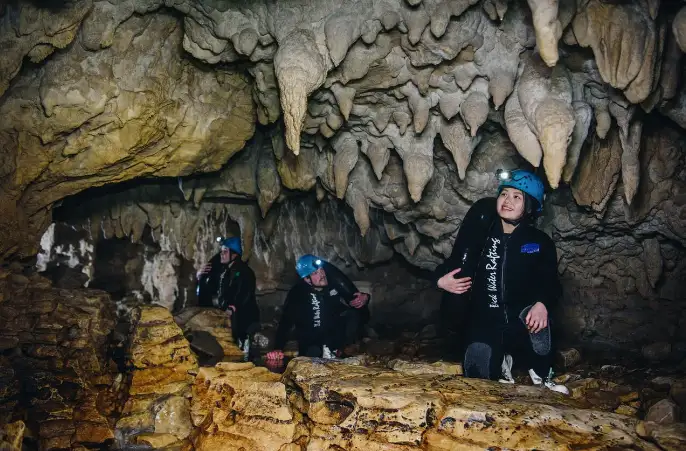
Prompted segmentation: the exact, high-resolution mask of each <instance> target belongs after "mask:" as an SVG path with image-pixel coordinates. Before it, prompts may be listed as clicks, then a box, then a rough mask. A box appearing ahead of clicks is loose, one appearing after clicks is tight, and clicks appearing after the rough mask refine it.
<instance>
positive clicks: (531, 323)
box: [526, 302, 548, 334]
mask: <svg viewBox="0 0 686 451" xmlns="http://www.w3.org/2000/svg"><path fill="white" fill-rule="evenodd" d="M526 327H527V328H528V329H529V333H532V334H535V333H537V332H540V331H542V330H543V329H545V328H546V327H548V309H547V308H545V305H543V304H542V303H540V302H537V303H535V304H534V306H533V307H531V310H529V313H527V315H526Z"/></svg>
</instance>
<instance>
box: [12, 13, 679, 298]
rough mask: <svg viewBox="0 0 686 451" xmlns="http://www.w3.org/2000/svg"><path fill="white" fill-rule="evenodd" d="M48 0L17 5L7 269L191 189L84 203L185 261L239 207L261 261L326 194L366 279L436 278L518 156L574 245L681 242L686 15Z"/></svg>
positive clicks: (554, 222) (112, 209)
mask: <svg viewBox="0 0 686 451" xmlns="http://www.w3.org/2000/svg"><path fill="white" fill-rule="evenodd" d="M43 3H45V2H43ZM49 3H51V5H50V6H49V7H48V6H45V5H44V4H42V3H41V2H12V3H9V4H7V5H6V6H5V7H4V9H3V11H2V22H1V24H0V47H1V48H2V49H3V57H2V58H1V59H0V93H2V98H0V117H1V118H2V119H1V122H0V145H1V146H2V151H1V152H0V257H3V258H10V257H17V256H27V255H32V254H35V253H36V250H37V246H38V242H39V237H40V236H41V234H42V233H43V231H45V229H46V228H47V227H48V225H49V224H50V222H51V219H52V209H53V208H54V206H55V205H56V204H59V202H60V201H61V200H62V199H65V198H67V197H69V196H72V195H74V194H77V193H79V192H81V191H83V190H85V189H87V188H89V187H94V186H101V185H106V184H113V183H118V182H123V181H127V180H132V179H135V178H139V177H178V179H177V180H178V191H175V192H176V194H175V195H176V196H177V198H171V197H170V199H171V200H168V201H167V202H153V201H151V200H150V198H149V197H146V196H148V195H149V193H148V192H147V191H146V188H142V187H138V188H131V190H130V191H131V192H130V193H129V194H126V193H124V194H121V196H120V201H117V202H110V204H108V205H106V204H104V203H103V202H101V201H97V200H96V201H92V202H90V203H88V202H84V205H83V208H86V207H88V208H89V209H90V210H89V211H90V212H91V215H92V218H90V219H91V222H90V228H91V229H92V230H96V231H97V230H98V229H100V230H102V232H103V233H104V234H105V235H109V236H113V235H117V236H132V237H133V238H134V239H138V238H140V234H141V233H142V230H143V228H144V226H146V225H148V226H150V227H151V228H152V229H157V230H159V229H160V228H162V227H164V225H163V224H170V223H172V222H174V223H175V226H174V227H176V228H177V229H178V230H179V231H183V232H182V233H181V232H179V233H177V234H176V236H177V238H175V239H177V240H178V243H176V245H177V247H178V248H179V249H185V250H184V251H183V253H184V254H185V255H186V256H187V257H188V258H192V257H193V255H192V254H193V252H194V245H195V239H196V238H195V236H197V233H196V232H197V231H198V230H199V228H200V227H201V226H202V217H203V215H210V214H215V215H220V214H226V215H227V216H228V217H231V218H232V219H233V220H234V221H236V222H238V223H239V225H240V226H241V232H242V235H243V240H244V247H245V248H247V249H253V245H252V241H253V239H254V237H255V234H256V233H257V232H256V228H257V227H258V224H260V225H259V227H262V229H264V228H265V227H266V228H267V229H268V228H269V221H270V219H269V218H270V214H269V213H270V210H273V209H274V205H275V204H279V205H283V204H284V203H285V202H286V200H287V199H288V198H289V196H290V195H291V194H293V193H294V192H298V191H314V192H316V196H317V198H318V199H320V200H323V199H324V198H325V197H329V196H331V197H333V196H335V197H337V198H339V199H342V200H343V201H344V202H345V203H346V204H348V205H349V206H350V207H351V210H352V212H353V216H354V220H355V222H356V224H357V229H356V230H355V233H357V234H359V235H361V236H362V237H367V238H366V241H365V239H362V240H359V239H358V240H357V241H356V242H355V246H359V247H360V248H361V249H362V248H364V249H367V251H366V252H362V251H360V252H358V253H354V252H353V254H355V255H353V259H354V260H356V261H357V262H358V263H360V264H364V263H370V262H374V261H377V260H379V259H383V258H389V255H390V254H389V251H390V249H393V250H395V251H396V252H399V253H401V254H402V255H403V256H404V257H405V258H406V259H407V260H408V261H410V262H411V263H413V264H415V265H417V266H420V267H424V268H432V267H433V266H434V265H435V264H436V263H437V262H438V261H440V260H441V259H442V258H443V257H444V256H445V255H447V254H448V253H449V252H450V249H451V244H452V240H453V238H454V236H455V233H456V232H457V229H458V227H459V223H460V219H461V218H462V216H463V215H464V213H465V212H466V211H467V209H468V208H469V205H470V204H471V202H473V201H474V200H476V199H478V198H480V197H482V196H484V195H487V194H490V193H492V192H494V189H495V186H496V185H495V183H496V181H495V180H494V178H493V171H494V170H495V169H497V168H498V167H514V166H519V165H521V164H523V163H525V162H528V163H529V164H530V165H533V166H534V167H539V166H541V167H542V171H541V173H544V174H545V178H547V182H548V184H549V185H550V187H551V189H552V191H551V193H552V195H549V196H548V200H547V202H546V209H547V210H548V211H549V212H552V213H550V214H548V215H547V216H546V220H545V223H546V227H553V228H554V230H555V232H556V234H557V235H558V236H559V237H561V238H562V239H565V238H570V239H571V237H573V236H575V237H577V238H578V237H579V236H582V237H583V236H591V235H593V234H596V233H598V232H599V230H600V229H601V228H602V229H603V230H605V231H606V232H607V233H609V234H612V233H618V232H622V233H626V232H630V233H634V234H636V233H639V234H642V235H643V236H644V237H651V238H653V239H655V237H656V236H659V237H661V238H665V239H667V240H672V241H674V242H676V243H677V246H682V247H683V245H684V244H686V225H685V224H686V223H685V221H684V217H686V209H685V208H684V205H685V204H686V201H685V199H684V193H685V189H684V188H685V187H686V175H685V174H684V138H683V136H684V135H683V130H682V129H684V128H686V88H685V86H686V84H685V83H684V82H683V80H682V77H683V75H684V72H685V70H684V65H683V64H682V53H683V52H684V51H686V3H685V2H660V1H659V0H636V1H601V0H576V1H575V0H569V1H564V0H563V1H560V2H558V1H555V0H548V1H540V0H528V3H527V2H523V1H517V0H424V1H422V0H358V1H353V0H341V1H336V2H333V1H327V0H321V1H306V0H284V1H279V2H274V1H268V0H262V1H252V2H244V1H229V0H224V1H220V0H216V1H210V0H204V1H197V0H196V1H193V0H185V1H182V0H178V1H171V0H167V1H165V2H162V1H155V0H147V1H140V0H136V1H134V0H109V1H87V0H75V1H67V2H49ZM256 130H257V132H256ZM246 143H247V145H246ZM241 149H244V150H242V151H241ZM239 151H241V152H239ZM234 155H235V156H234ZM229 160H231V161H230V162H229ZM227 162H229V164H228V165H227V164H226V163H227ZM220 168H222V169H221V171H219V172H216V171H218V170H219V169H220ZM204 172H212V174H209V175H205V176H199V175H198V174H200V173H204ZM165 186H168V185H165ZM165 189H167V190H168V189H169V188H165ZM176 189H177V188H176V187H175V188H173V190H176ZM148 191H149V189H148ZM146 193H147V194H146ZM179 194H180V195H181V198H178V196H179ZM153 197H154V196H153ZM226 199H247V200H249V201H254V202H252V203H250V202H249V203H244V204H234V205H233V206H231V207H229V206H227V205H226V204H225V203H222V201H223V200H226ZM193 209H194V211H195V213H193V214H190V213H188V214H185V213H184V214H183V215H180V214H179V211H191V210H193ZM198 211H200V212H198ZM222 212H223V213H222ZM165 215H166V216H165ZM165 217H169V218H172V217H173V218H177V219H175V220H173V221H172V220H171V219H169V220H168V221H166V220H163V218H165ZM180 217H182V218H185V219H178V218H180ZM198 218H200V220H199V219H198ZM601 220H602V225H601ZM265 223H266V225H265ZM370 230H371V232H370ZM341 233H342V234H344V235H345V234H349V231H348V230H347V229H346V230H345V231H342V232H341ZM370 233H371V234H373V237H374V239H371V238H369V234H370ZM322 239H325V238H322ZM655 241H656V242H657V240H655ZM608 245H609V244H608ZM625 245H626V244H622V245H619V244H618V246H620V247H621V246H625ZM570 246H571V245H570ZM632 246H634V247H635V248H636V249H637V250H636V252H634V254H636V253H638V254H641V255H643V254H644V253H646V254H645V255H649V256H652V258H653V260H655V259H660V260H661V259H662V258H665V257H664V255H663V256H661V254H660V250H659V248H660V244H659V243H658V244H655V242H652V241H651V242H650V243H649V244H643V245H642V244H641V243H640V242H633V244H632ZM641 246H642V247H641ZM655 246H657V251H655ZM561 248H562V249H563V251H565V252H566V253H567V255H568V256H569V255H574V254H575V253H577V254H578V253H579V252H581V251H579V250H578V249H577V248H572V247H569V246H568V248H566V247H565V245H564V243H563V244H562V245H561ZM369 249H372V250H371V251H370V250H369ZM646 249H647V250H646ZM631 252H633V250H632V251H631ZM631 252H630V254H631ZM670 252H671V251H670ZM670 252H667V255H668V257H669V256H671V257H669V258H668V260H669V259H671V260H673V261H674V262H676V261H677V260H678V258H677V254H678V252H677V250H675V251H674V252H671V253H670ZM634 254H631V255H634ZM663 254H664V252H663ZM672 254H673V255H672ZM363 255H364V257H363ZM569 259H572V257H569ZM563 260H564V257H563ZM563 264H564V261H563ZM675 265H676V263H674V264H673V265H672V266H671V267H669V268H668V269H670V268H671V269H673V268H674V266H675ZM582 266H583V265H582ZM668 266H669V265H668ZM660 268H662V266H660ZM682 269H683V268H682ZM577 270H579V271H583V270H584V269H583V268H582V267H580V268H577ZM627 270H630V268H629V269H627ZM653 272H655V270H653ZM659 276H660V275H659V274H657V275H655V274H652V275H650V274H649V275H648V280H652V279H655V278H656V277H657V278H659ZM651 283H652V284H653V286H654V283H653V282H651Z"/></svg>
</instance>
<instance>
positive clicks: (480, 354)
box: [464, 342, 493, 379]
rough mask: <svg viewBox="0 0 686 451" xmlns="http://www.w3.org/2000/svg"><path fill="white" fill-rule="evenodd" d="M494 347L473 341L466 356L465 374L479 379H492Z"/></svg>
mask: <svg viewBox="0 0 686 451" xmlns="http://www.w3.org/2000/svg"><path fill="white" fill-rule="evenodd" d="M492 356H493V348H491V346H490V345H488V344H486V343H480V342H476V343H471V344H470V345H469V346H467V350H466V351H465V356H464V375H465V376H466V377H474V378H479V379H492V375H491V359H492Z"/></svg>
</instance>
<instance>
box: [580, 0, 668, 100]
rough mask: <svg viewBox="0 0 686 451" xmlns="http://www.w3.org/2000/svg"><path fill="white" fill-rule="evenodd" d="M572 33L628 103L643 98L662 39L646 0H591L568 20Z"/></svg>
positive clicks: (649, 89) (651, 86) (650, 82)
mask: <svg viewBox="0 0 686 451" xmlns="http://www.w3.org/2000/svg"><path fill="white" fill-rule="evenodd" d="M572 26H573V30H574V36H575V37H576V40H577V42H578V43H579V44H580V45H581V46H583V47H591V48H592V49H593V54H594V55H595V59H596V62H597V63H598V70H599V71H600V75H601V76H602V78H603V80H604V81H605V82H607V83H609V84H610V85H612V86H613V87H615V88H618V89H622V90H623V91H624V95H625V96H626V98H627V99H628V100H629V101H630V102H632V103H639V102H642V101H643V100H645V99H646V98H647V97H648V95H649V94H650V92H651V90H652V88H653V75H654V71H655V66H656V64H658V63H659V58H660V57H661V54H662V41H661V36H660V34H659V32H658V27H657V26H656V24H655V22H654V19H653V17H652V16H651V12H650V11H649V8H648V7H647V4H646V2H642V1H637V2H627V3H621V4H620V3H608V2H603V1H601V0H591V1H590V2H588V3H587V4H586V6H585V8H583V9H582V10H581V11H580V12H579V14H577V15H576V16H575V17H574V20H573V22H572Z"/></svg>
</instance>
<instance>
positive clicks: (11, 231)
mask: <svg viewBox="0 0 686 451" xmlns="http://www.w3.org/2000/svg"><path fill="white" fill-rule="evenodd" d="M77 3H78V2H77ZM83 3H84V4H85V3H86V2H83ZM86 11H87V7H86V6H83V5H82V6H81V8H80V10H79V12H78V14H85V13H86ZM41 20H43V19H41ZM182 38H183V26H182V23H181V20H180V19H178V18H176V17H173V16H171V15H167V14H161V13H160V14H155V15H150V16H145V17H141V16H133V17H131V18H130V19H128V20H126V21H125V22H124V23H122V24H121V25H119V27H118V28H117V30H116V32H115V33H114V37H113V41H112V42H111V46H110V47H108V48H104V49H100V50H98V51H89V50H86V49H85V48H84V46H83V45H81V43H80V42H77V43H75V45H72V46H70V47H69V48H68V49H67V50H65V51H63V52H59V53H57V54H55V55H54V56H53V57H52V58H50V59H49V60H48V61H47V62H46V63H45V64H44V65H43V66H42V67H41V68H40V70H38V71H33V72H31V73H29V74H27V75H26V76H23V75H22V76H19V77H18V78H17V79H15V82H14V83H15V84H14V85H13V89H12V90H11V91H10V92H8V93H7V94H6V95H5V97H4V98H3V100H2V102H0V115H2V118H3V120H2V124H1V125H0V147H2V148H3V156H2V157H0V163H1V164H2V166H3V168H2V170H0V190H2V193H3V195H2V197H1V198H0V256H3V255H13V254H20V255H30V254H31V253H32V252H33V251H35V247H36V245H37V243H38V236H39V234H40V233H42V231H43V230H44V229H45V228H46V227H47V225H48V223H49V220H50V209H51V207H52V204H53V203H54V202H56V201H58V200H60V199H62V198H64V197H65V196H69V195H72V194H75V193H77V192H79V191H81V190H84V189H86V188H89V187H92V186H99V185H104V184H108V183H117V182H122V181H125V180H130V179H133V178H135V177H143V176H180V175H188V174H191V173H193V172H207V171H214V170H218V169H219V168H220V167H221V166H222V164H224V163H225V162H226V161H227V160H228V159H229V158H230V157H231V156H232V155H233V154H234V153H236V152H238V151H239V150H240V149H241V148H243V146H244V144H245V142H246V140H247V139H248V138H250V136H251V135H252V134H253V131H254V128H255V111H254V106H253V103H252V99H251V91H250V85H249V83H248V82H247V81H246V79H245V78H243V77H242V76H241V75H239V74H236V73H232V72H226V71H223V70H214V71H205V70H202V69H200V68H198V67H197V66H195V65H194V64H192V63H191V62H190V61H188V60H186V59H185V58H183V56H182V54H181V52H182V48H181V41H182ZM80 39H83V37H82V36H79V38H77V41H78V40H80ZM1 88H2V87H1V86H0V89H1Z"/></svg>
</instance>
